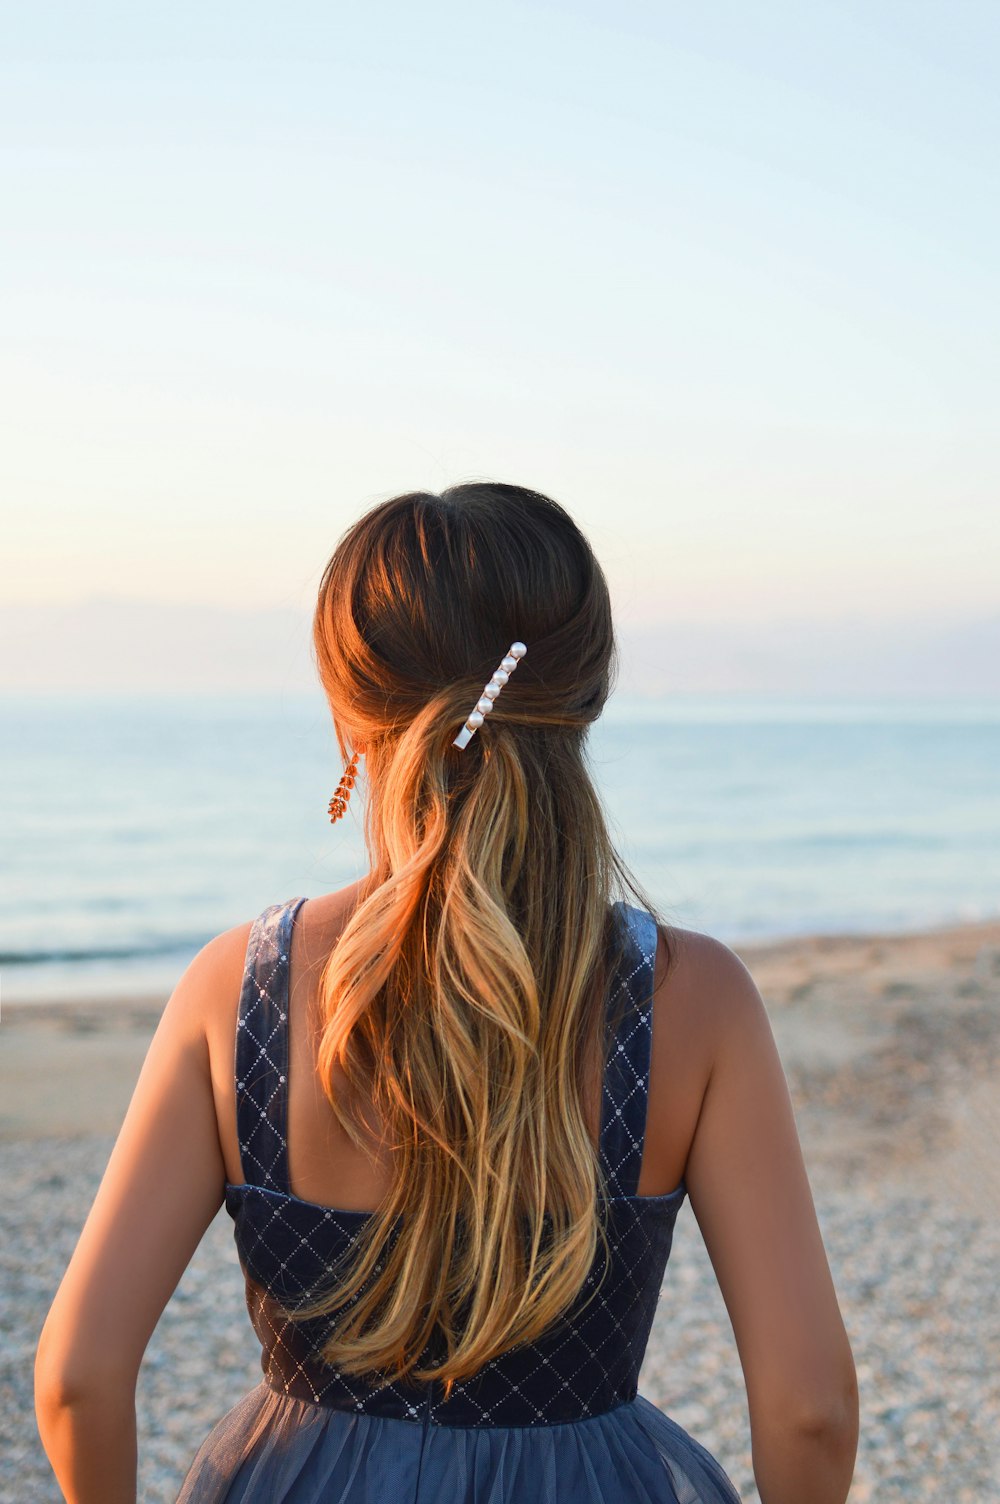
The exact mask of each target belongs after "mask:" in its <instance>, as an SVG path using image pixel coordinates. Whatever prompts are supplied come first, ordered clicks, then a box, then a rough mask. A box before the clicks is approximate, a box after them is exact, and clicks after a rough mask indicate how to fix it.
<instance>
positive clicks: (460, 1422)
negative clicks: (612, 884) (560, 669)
mask: <svg viewBox="0 0 1000 1504" xmlns="http://www.w3.org/2000/svg"><path fill="white" fill-rule="evenodd" d="M304 902H305V899H304V898H294V899H289V900H288V901H287V902H285V903H281V904H274V905H272V906H271V907H270V908H268V909H266V910H265V911H264V913H263V914H261V915H260V916H259V918H258V919H256V920H255V921H254V924H253V926H252V929H251V933H250V939H249V943H248V946H247V961H246V970H245V973H244V978H243V986H242V991H241V995H240V1002H239V1017H238V1027H237V1030H236V1052H235V1053H236V1059H235V1066H236V1091H237V1097H236V1100H237V1128H238V1135H239V1145H240V1156H241V1163H242V1169H243V1173H244V1175H245V1176H246V1177H247V1183H246V1184H242V1185H233V1184H227V1186H226V1210H227V1211H228V1213H229V1215H230V1216H231V1217H232V1219H233V1223H234V1237H235V1241H236V1247H237V1252H238V1256H239V1260H240V1266H241V1269H242V1271H243V1274H244V1276H245V1279H246V1298H247V1307H248V1310H249V1313H250V1319H251V1321H252V1323H253V1326H254V1329H255V1331H256V1333H257V1336H258V1337H259V1339H260V1342H261V1347H262V1354H261V1367H262V1370H263V1374H264V1378H263V1380H262V1381H261V1383H260V1384H259V1385H258V1386H257V1387H256V1388H255V1389H253V1390H251V1391H250V1392H249V1393H247V1394H246V1395H244V1397H243V1398H242V1399H241V1400H240V1401H238V1403H237V1404H236V1405H234V1406H233V1408H232V1409H231V1410H229V1411H228V1412H227V1413H226V1414H225V1415H224V1416H223V1417H222V1419H221V1420H220V1421H219V1422H218V1423H217V1424H216V1425H215V1427H214V1428H213V1430H212V1431H211V1432H210V1433H209V1435H208V1436H207V1437H206V1438H205V1440H204V1442H203V1443H202V1445H201V1447H200V1448H199V1450H198V1452H197V1453H196V1455H195V1457H194V1459H193V1461H192V1463H191V1465H190V1467H189V1469H188V1472H187V1474H186V1476H185V1478H184V1482H183V1484H182V1486H181V1491H180V1494H179V1495H178V1498H177V1504H238V1501H253V1504H286V1501H287V1504H441V1501H446V1504H467V1501H468V1504H542V1501H544V1504H740V1499H739V1495H738V1493H737V1491H736V1489H735V1487H734V1486H733V1483H732V1481H731V1480H730V1479H729V1477H728V1476H727V1474H726V1473H725V1472H724V1470H723V1468H722V1467H721V1465H720V1464H719V1462H718V1461H717V1460H716V1459H715V1458H714V1457H713V1456H712V1455H711V1453H709V1452H708V1451H707V1450H706V1449H705V1448H704V1447H703V1446H701V1445H700V1443H699V1442H697V1441H695V1439H694V1438H693V1437H692V1436H690V1435H689V1434H688V1432H687V1431H685V1430H684V1429H683V1428H682V1427H681V1426H679V1425H678V1424H677V1423H676V1422H675V1421H673V1420H671V1419H670V1418H669V1416H667V1415H666V1414H665V1413H664V1412H663V1411H662V1410H660V1409H658V1408H657V1407H656V1406H655V1405H654V1404H652V1403H651V1401H649V1400H647V1399H646V1398H645V1397H644V1396H642V1395H640V1394H639V1393H638V1378H639V1369H640V1366H641V1364H642V1360H643V1355H644V1353H645V1350H646V1344H647V1341H648V1339H649V1332H650V1327H651V1325H652V1321H653V1316H654V1313H655V1310H656V1304H657V1299H658V1297H659V1293H660V1285H661V1282H662V1279H663V1272H664V1269H665V1267H666V1263H667V1259H668V1257H669V1254H670V1246H671V1241H672V1237H673V1229H674V1222H675V1219H676V1217H677V1213H678V1211H679V1210H680V1208H681V1205H682V1204H683V1201H684V1198H685V1195H686V1187H685V1185H684V1182H683V1181H682V1182H681V1184H680V1185H679V1186H677V1188H676V1189H675V1190H673V1191H671V1192H669V1193H668V1194H667V1195H664V1196H639V1195H637V1192H636V1187H637V1185H638V1180H639V1170H640V1167H641V1164H642V1148H643V1138H644V1133H645V1123H646V1100H647V1093H648V1084H649V1064H650V1047H651V1042H652V997H653V967H654V961H655V956H656V925H655V921H654V919H653V917H652V915H650V914H649V913H647V912H646V911H645V910H644V909H641V908H636V907H634V906H632V905H630V904H625V903H622V902H619V903H616V904H615V905H614V915H615V921H616V923H618V924H619V925H621V926H623V930H624V933H623V935H622V940H623V949H622V956H623V959H622V961H621V962H620V964H619V966H618V969H617V971H616V972H615V974H614V976H613V978H612V984H611V987H610V988H609V997H608V1004H609V1006H608V1010H607V1014H606V1030H605V1040H606V1050H607V1053H606V1057H605V1058H606V1064H605V1072H604V1088H603V1096H602V1107H601V1137H600V1152H601V1158H602V1163H603V1166H604V1171H605V1174H606V1175H607V1177H608V1188H609V1194H610V1206H609V1220H608V1225H607V1233H608V1242H609V1246H610V1249H611V1267H610V1268H609V1270H608V1271H607V1273H606V1275H605V1278H604V1281H603V1283H602V1284H601V1287H600V1289H599V1291H598V1293H597V1295H596V1297H595V1296H594V1294H593V1292H592V1290H591V1289H590V1287H591V1286H592V1285H594V1284H595V1283H596V1282H597V1281H598V1279H599V1275H600V1273H601V1270H602V1268H603V1264H602V1262H601V1261H602V1259H603V1250H602V1249H601V1248H600V1247H599V1248H598V1253H597V1256H596V1259H595V1263H594V1267H593V1269H592V1270H591V1273H590V1274H589V1276H588V1278H587V1282H586V1285H585V1286H584V1289H583V1290H582V1291H581V1293H580V1295H579V1296H578V1298H577V1300H576V1302H574V1305H573V1306H572V1307H571V1308H570V1309H569V1310H568V1312H567V1313H566V1314H564V1316H563V1317H562V1318H561V1319H560V1320H559V1321H558V1322H557V1323H556V1324H555V1325H554V1326H553V1327H551V1328H550V1329H549V1331H547V1332H546V1333H545V1334H543V1336H542V1338H540V1339H539V1340H537V1341H536V1342H535V1343H533V1344H531V1345H530V1346H525V1347H522V1348H520V1349H515V1350H513V1351H509V1352H506V1353H503V1354H501V1355H500V1356H499V1357H496V1358H494V1359H492V1360H491V1361H490V1362H489V1363H487V1364H486V1365H485V1366H484V1367H483V1368H482V1369H480V1370H479V1372H478V1373H477V1374H475V1375H474V1376H473V1377H471V1378H468V1379H466V1380H464V1381H462V1382H456V1383H455V1385H454V1386H453V1388H452V1391H451V1394H450V1396H449V1397H448V1398H447V1399H445V1398H444V1392H443V1385H441V1384H440V1383H435V1384H433V1385H428V1384H427V1383H426V1382H424V1383H423V1384H422V1385H420V1386H419V1387H416V1386H415V1387H407V1386H406V1385H404V1384H396V1385H383V1386H382V1387H380V1388H379V1387H369V1386H368V1384H367V1383H366V1381H365V1380H364V1379H363V1378H359V1377H355V1376H349V1375H345V1374H342V1373H340V1372H339V1371H338V1370H337V1369H336V1368H334V1367H332V1366H330V1365H328V1364H326V1363H325V1362H323V1361H322V1359H320V1358H319V1356H318V1349H319V1346H320V1345H321V1339H322V1336H323V1324H322V1322H323V1319H322V1318H318V1319H317V1321H316V1322H296V1323H294V1324H293V1323H290V1322H289V1321H288V1320H287V1318H285V1317H283V1315H282V1312H281V1311H280V1309H279V1303H280V1302H282V1301H283V1302H284V1304H285V1305H286V1307H292V1308H294V1304H295V1298H296V1296H298V1297H299V1298H301V1297H302V1295H303V1294H304V1293H307V1292H309V1291H310V1290H311V1289H313V1288H315V1286H316V1285H317V1284H319V1283H322V1282H323V1281H324V1275H325V1272H326V1270H327V1269H328V1267H329V1266H330V1265H331V1264H333V1263H334V1262H335V1261H336V1260H337V1259H338V1258H339V1257H341V1256H342V1255H343V1254H344V1251H345V1249H346V1248H348V1246H349V1245H350V1243H351V1242H352V1240H353V1239H355V1238H356V1237H357V1235H358V1234H359V1232H360V1230H361V1228H362V1226H363V1224H364V1221H365V1219H366V1218H367V1217H368V1216H370V1215H371V1214H370V1213H369V1212H363V1211H338V1210H336V1209H335V1208H333V1207H328V1206H321V1205H317V1204H316V1203H313V1202H309V1201H303V1200H300V1199H299V1198H298V1197H297V1196H294V1195H292V1193H291V1191H290V1190H289V1180H288V1158H287V1152H286V1130H285V1123H286V1116H285V1114H286V1092H287V1085H286V1082H287V1074H288V1034H287V1023H288V957H289V950H290V944H291V937H292V927H293V925H294V922H295V916H296V914H297V913H298V910H299V908H300V907H301V905H302V904H303V903H304ZM611 1004H615V1005H617V1006H618V1007H619V1008H620V1011H621V1018H620V1021H619V1022H615V1023H614V1024H613V1009H612V1007H611V1006H610V1005H611ZM425 1351H427V1352H431V1353H432V1354H434V1355H436V1352H437V1350H436V1349H434V1348H433V1345H432V1346H431V1347H429V1348H428V1349H427V1350H425Z"/></svg>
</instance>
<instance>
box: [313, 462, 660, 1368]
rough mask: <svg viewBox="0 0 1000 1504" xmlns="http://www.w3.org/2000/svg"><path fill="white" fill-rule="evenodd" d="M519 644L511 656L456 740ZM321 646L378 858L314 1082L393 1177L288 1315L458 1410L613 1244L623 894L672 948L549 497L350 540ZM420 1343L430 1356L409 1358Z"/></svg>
mask: <svg viewBox="0 0 1000 1504" xmlns="http://www.w3.org/2000/svg"><path fill="white" fill-rule="evenodd" d="M517 639H520V640H521V641H523V642H524V643H526V644H527V648H528V652H527V656H526V657H525V658H524V659H522V661H521V662H520V663H519V665H518V669H517V673H516V674H513V675H512V676H511V681H510V683H509V684H508V685H507V686H506V688H505V689H504V690H503V693H502V694H501V695H500V696H499V698H498V699H497V700H496V702H495V705H494V708H493V710H492V712H491V714H490V715H489V717H488V718H487V721H486V723H485V725H484V726H483V727H482V728H481V729H480V730H479V732H478V733H477V734H476V735H475V736H474V737H473V738H472V741H471V742H470V743H469V745H468V746H467V747H466V748H465V749H464V750H459V749H458V748H456V747H454V746H453V745H452V742H453V739H454V737H455V736H456V734H457V733H458V731H459V730H460V729H461V727H462V725H463V723H464V722H465V720H466V718H467V716H468V715H469V712H470V711H471V710H472V708H473V706H474V705H475V702H476V700H477V699H478V698H479V696H480V694H481V692H482V686H483V684H484V683H485V681H486V680H487V679H488V678H489V676H490V674H491V673H492V672H493V670H494V668H495V667H496V665H497V663H498V662H499V660H500V658H501V657H502V656H503V655H504V653H506V651H507V649H508V647H509V645H510V643H511V642H513V641H515V640H517ZM313 642H314V649H315V656H316V663H317V667H318V671H319V675H320V678H321V680H322V684H323V688H324V690H325V692H326V695H327V699H328V701H329V704H330V709H331V712H332V715H333V721H334V728H335V732H336V737H337V742H338V745H339V748H340V752H341V754H342V756H343V757H344V759H345V761H346V760H347V758H348V756H349V754H350V753H351V752H352V751H353V750H355V749H356V748H357V747H358V744H359V743H360V744H361V745H363V747H364V754H365V772H366V777H367V792H366V801H365V840H366V844H367V848H368V857H369V861H370V872H369V875H368V877H367V878H366V879H365V880H364V882H363V884H362V887H361V890H360V893H359V898H358V903H357V906H356V907H355V909H354V910H353V912H352V914H351V917H350V918H349V920H348V921H347V924H346V925H345V927H344V930H343V932H342V933H341V935H340V937H339V939H338V941H337V944H336V945H335V947H334V949H333V951H332V952H331V954H330V956H329V959H328V961H327V963H326V965H325V968H324V971H323V974H322V978H321V984H320V1019H321V1025H322V1034H321V1041H320V1047H319V1053H318V1068H319V1075H320V1079H321V1081H322V1084H323V1087H324V1090H325V1092H326V1095H327V1098H328V1100H329V1102H330V1106H331V1107H332V1109H333V1111H334V1113H335V1114H336V1116H337V1118H338V1119H339V1121H340V1123H341V1124H342V1125H343V1127H344V1129H345V1131H346V1132H347V1133H348V1134H349V1136H350V1137H351V1139H352V1140H353V1141H354V1143H356V1144H357V1145H358V1146H359V1147H360V1148H362V1149H364V1150H366V1152H370V1150H369V1144H370V1139H369V1136H368V1132H367V1129H366V1124H365V1121H364V1118H363V1117H362V1114H361V1111H360V1110H359V1109H358V1105H357V1104H359V1103H365V1102H367V1103H370V1104H372V1105H373V1106H374V1108H375V1110H376V1111H377V1113H378V1116H379V1118H380V1119H381V1121H382V1123H383V1125H384V1129H385V1140H384V1142H385V1145H386V1147H387V1148H388V1149H389V1150H390V1151H391V1163H392V1183H391V1187H390V1189H389V1191H388V1193H387V1195H386V1196H385V1197H384V1199H383V1201H382V1203H381V1204H380V1205H379V1207H378V1208H377V1209H376V1211H375V1212H373V1213H372V1215H371V1216H370V1217H369V1218H368V1219H367V1220H366V1221H365V1223H364V1225H363V1228H362V1231H361V1234H360V1236H359V1237H358V1238H357V1240H355V1241H354V1243H353V1244H352V1246H351V1249H350V1250H349V1253H350V1255H351V1263H350V1267H349V1268H347V1269H346V1270H345V1269H343V1268H338V1270H337V1271H336V1273H337V1281H338V1282H337V1284H336V1286H335V1288H332V1289H330V1290H329V1291H327V1292H325V1293H321V1294H319V1295H313V1296H312V1297H311V1298H310V1299H309V1300H308V1302H302V1303H299V1304H298V1305H297V1306H296V1307H295V1309H294V1310H293V1311H291V1312H289V1313H288V1314H289V1316H290V1319H292V1320H300V1319H307V1318H308V1319H312V1318H315V1317H318V1316H329V1317H334V1316H336V1317H338V1319H337V1320H336V1321H335V1322H332V1323H331V1324H330V1334H329V1336H328V1337H327V1339H326V1340H325V1341H324V1343H323V1344H322V1346H321V1349H320V1352H321V1356H322V1358H323V1359H324V1360H325V1361H326V1362H328V1363H332V1364H335V1365H336V1366H338V1367H339V1368H340V1369H341V1370H342V1371H344V1372H346V1373H351V1374H362V1373H364V1374H371V1373H373V1372H374V1373H377V1374H380V1375H381V1376H382V1377H383V1379H384V1382H386V1383H394V1382H398V1381H401V1380H402V1381H408V1382H413V1381H430V1380H437V1381H441V1382H442V1383H443V1384H444V1386H445V1392H446V1395H447V1394H448V1393H450V1390H451V1387H452V1385H453V1384H454V1383H455V1381H457V1380H460V1379H464V1378H467V1377H469V1376H471V1375H473V1374H475V1373H476V1372H477V1371H478V1370H479V1369H480V1368H481V1367H482V1366H483V1365H484V1364H485V1363H487V1362H488V1361H489V1360H490V1359H491V1358H494V1357H496V1356H497V1355H499V1354H501V1353H503V1352H505V1351H507V1350H508V1349H511V1348H514V1347H519V1346H521V1345H524V1344H527V1343H530V1342H532V1341H534V1340H535V1339H537V1338H538V1337H539V1336H540V1335H541V1334H542V1333H543V1332H544V1331H545V1330H546V1329H547V1328H548V1327H549V1326H551V1325H552V1324H553V1323H554V1322H555V1321H556V1320H557V1319H558V1318H559V1317H560V1316H561V1315H562V1314H563V1313H564V1312H565V1311H566V1310H567V1309H568V1308H569V1307H570V1306H571V1305H572V1304H573V1302H574V1301H575V1299H576V1298H577V1296H578V1295H579V1294H580V1292H581V1291H582V1289H583V1286H584V1284H585V1282H586V1280H587V1276H588V1274H590V1272H591V1270H592V1267H593V1266H594V1263H595V1257H596V1254H597V1250H598V1247H599V1245H602V1246H603V1250H604V1253H605V1255H606V1256H607V1254H608V1252H609V1245H608V1240H607V1234H606V1226H605V1213H606V1208H607V1195H608V1193H607V1186H606V1182H605V1179H604V1175H603V1173H602V1167H601V1163H600V1157H599V1148H598V1145H597V1144H596V1142H595V1139H596V1129H597V1126H598V1125H597V1124H594V1131H593V1133H592V1130H591V1128H590V1126H589V1124H590V1119H591V1115H590V1112H589V1105H588V1104H590V1103H592V1102H594V1101H595V1099H596V1100H597V1101H600V1082H601V1079H602V1072H603V1069H604V1067H605V1064H606V1061H605V1023H606V1019H605V1011H606V1005H607V991H608V987H609V985H610V980H611V977H612V976H613V974H614V968H615V967H616V965H617V964H618V961H619V959H620V957H621V953H622V952H621V947H622V945H623V944H624V941H623V937H622V927H621V925H619V924H616V923H615V922H614V912H613V907H612V905H613V902H614V900H615V898H616V896H622V897H626V899H627V895H628V894H632V895H634V896H635V897H636V898H637V899H638V900H639V902H640V903H641V904H642V906H643V907H645V908H647V909H648V910H650V911H651V912H652V913H653V914H654V916H656V917H657V919H658V923H659V925H660V928H661V931H662V932H663V934H664V939H665V940H666V941H667V943H668V961H669V959H670V954H671V952H670V949H669V937H668V934H667V927H666V926H665V925H663V923H662V921H661V920H659V917H658V916H657V915H656V911H655V910H654V909H653V906H652V905H651V903H650V902H649V899H648V897H647V896H646V895H645V893H644V892H643V891H642V890H641V888H640V887H639V886H638V884H637V883H636V881H635V879H634V878H633V877H632V875H631V874H630V873H629V871H628V869H627V868H626V866H625V865H624V863H623V862H622V860H621V858H620V857H619V855H618V853H617V852H616V850H615V848H614V846H613V845H612V842H611V839H610V836H609V833H608V829H607V825H606V821H605V816H604V814H603V811H602V807H601V803H600V800H599V797H598V795H597V792H596V790H595V787H594V783H593V781H592V778H591V775H590V773H589V770H588V765H587V756H586V746H585V739H586V734H587V729H588V727H589V726H590V725H591V723H592V722H593V721H595V720H596V719H597V717H598V716H599V715H600V713H601V710H602V709H603V707H604V704H605V701H606V700H607V698H608V695H609V693H610V691H611V688H612V684H613V679H614V676H615V673H616V671H617V647H616V642H615V636H614V631H613V626H612V617H611V605H610V598H609V594H608V588H607V583H606V581H605V578H604V575H603V573H602V571H601V568H600V566H599V564H598V563H597V560H596V559H595V557H594V554H593V552H592V550H591V547H590V545H589V543H588V542H587V540H586V538H585V537H584V535H583V533H582V532H581V531H580V529H579V528H578V527H577V526H576V524H575V523H574V522H573V521H572V519H571V518H570V516H569V515H568V513H567V512H566V511H565V510H564V509H563V508H562V507H561V506H560V505H559V504H558V503H557V502H555V501H552V500H551V499H550V498H548V497H546V496H542V495H539V494H538V493H537V492H535V491H530V490H525V489H523V488H522V487H520V486H513V485H502V484H499V483H486V482H481V483H471V484H465V485H458V486H452V487H449V488H448V489H447V490H446V491H443V492H442V493H441V494H440V495H433V494H429V493H425V492H412V493H409V494H407V495H404V496H397V497H395V498H393V499H392V500H389V501H385V502H382V503H381V504H379V505H377V506H375V507H373V508H372V509H371V510H370V511H368V512H367V513H366V514H365V515H364V516H363V517H361V518H360V520H359V521H358V522H356V523H355V524H354V525H353V526H352V527H351V528H350V529H349V530H348V531H347V532H346V533H345V535H344V536H343V537H342V538H341V540H340V542H339V544H338V545H337V548H336V550H335V552H334V554H333V556H332V558H331V559H330V561H329V563H328V564H327V566H326V569H325V571H324V573H323V577H322V581H321V583H320V588H319V599H318V602H317V606H316V612H315V618H314V623H313ZM335 1068H337V1069H339V1071H340V1073H341V1075H342V1077H343V1079H344V1080H345V1081H346V1082H347V1098H346V1099H345V1097H344V1095H343V1094H342V1093H340V1094H338V1092H336V1091H335V1090H334V1087H333V1081H334V1070H335ZM341 1262H343V1261H341ZM606 1268H607V1259H605V1272H606ZM595 1293H596V1291H595ZM432 1337H435V1340H436V1341H437V1343H438V1346H437V1347H436V1348H435V1349H433V1350H434V1351H437V1352H438V1354H439V1356H440V1361H439V1362H432V1363H430V1364H427V1363H424V1365H423V1366H421V1365H420V1359H421V1356H422V1355H425V1354H426V1353H427V1352H428V1351H432V1349H431V1348H429V1346H428V1344H429V1343H430V1342H431V1339H432Z"/></svg>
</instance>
